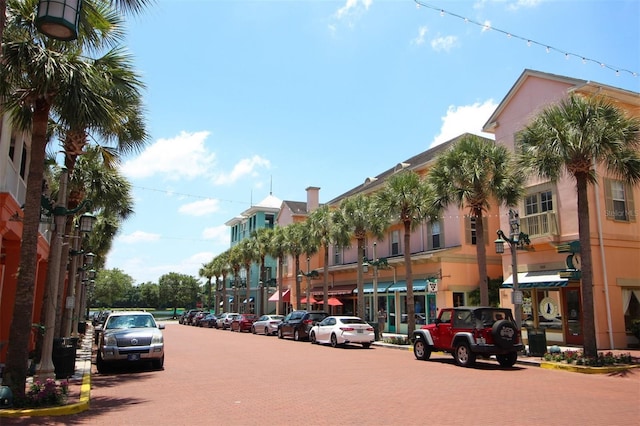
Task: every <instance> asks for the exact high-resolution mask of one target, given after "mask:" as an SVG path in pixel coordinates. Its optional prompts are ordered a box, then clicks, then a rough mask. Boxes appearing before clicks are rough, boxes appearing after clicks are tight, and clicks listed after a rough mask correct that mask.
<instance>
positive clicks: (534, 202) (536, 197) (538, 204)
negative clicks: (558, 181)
mask: <svg viewBox="0 0 640 426" xmlns="http://www.w3.org/2000/svg"><path fill="white" fill-rule="evenodd" d="M551 211H553V194H552V193H551V190H545V191H543V192H536V193H533V194H529V195H527V196H526V197H525V214H526V216H531V215H534V214H538V213H545V212H551Z"/></svg>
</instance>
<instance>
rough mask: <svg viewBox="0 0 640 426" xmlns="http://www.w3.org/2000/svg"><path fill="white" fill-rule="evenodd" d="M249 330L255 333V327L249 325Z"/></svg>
mask: <svg viewBox="0 0 640 426" xmlns="http://www.w3.org/2000/svg"><path fill="white" fill-rule="evenodd" d="M251 332H252V333H253V334H256V328H255V327H254V326H251Z"/></svg>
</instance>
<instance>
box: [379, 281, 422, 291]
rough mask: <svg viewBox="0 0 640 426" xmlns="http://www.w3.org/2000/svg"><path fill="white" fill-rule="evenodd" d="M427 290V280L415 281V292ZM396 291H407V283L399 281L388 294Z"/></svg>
mask: <svg viewBox="0 0 640 426" xmlns="http://www.w3.org/2000/svg"><path fill="white" fill-rule="evenodd" d="M426 288H427V281H426V280H413V291H425V290H426ZM394 291H407V282H406V281H398V282H396V283H394V284H392V285H391V286H390V287H389V288H387V292H388V293H393V292H394Z"/></svg>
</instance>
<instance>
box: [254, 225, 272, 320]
mask: <svg viewBox="0 0 640 426" xmlns="http://www.w3.org/2000/svg"><path fill="white" fill-rule="evenodd" d="M272 237H273V229H271V228H259V229H256V230H255V231H253V232H252V233H251V236H250V238H251V242H252V244H253V250H254V251H255V253H256V254H257V255H258V256H259V259H260V278H259V280H260V283H261V284H260V289H259V292H260V299H259V300H260V309H259V310H258V314H259V315H263V314H264V312H265V310H266V304H265V300H264V290H263V289H264V285H265V280H266V276H265V272H266V271H265V266H264V265H265V260H266V258H267V256H269V254H270V253H271V244H272V242H271V241H272Z"/></svg>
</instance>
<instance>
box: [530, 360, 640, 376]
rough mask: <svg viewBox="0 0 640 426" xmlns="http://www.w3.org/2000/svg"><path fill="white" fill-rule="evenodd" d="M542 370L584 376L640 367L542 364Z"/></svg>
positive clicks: (639, 366) (638, 366)
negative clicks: (561, 371) (567, 372)
mask: <svg viewBox="0 0 640 426" xmlns="http://www.w3.org/2000/svg"><path fill="white" fill-rule="evenodd" d="M540 367H541V368H545V369H547V370H564V371H570V372H573V373H583V374H611V373H619V372H622V371H627V370H631V369H634V368H640V365H621V366H609V367H587V366H581V365H573V364H561V363H557V362H544V361H543V362H541V363H540Z"/></svg>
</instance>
